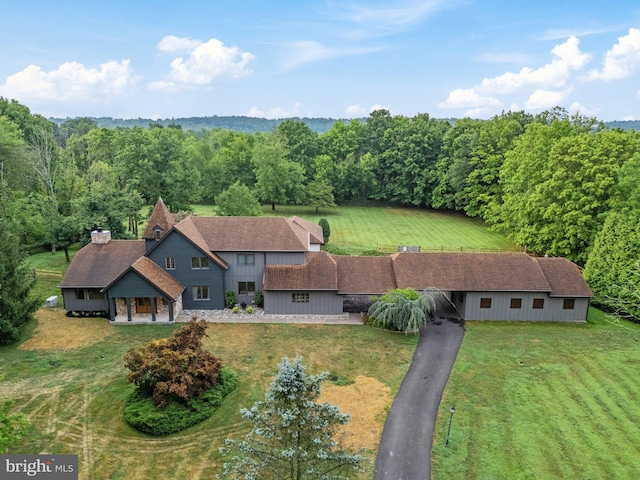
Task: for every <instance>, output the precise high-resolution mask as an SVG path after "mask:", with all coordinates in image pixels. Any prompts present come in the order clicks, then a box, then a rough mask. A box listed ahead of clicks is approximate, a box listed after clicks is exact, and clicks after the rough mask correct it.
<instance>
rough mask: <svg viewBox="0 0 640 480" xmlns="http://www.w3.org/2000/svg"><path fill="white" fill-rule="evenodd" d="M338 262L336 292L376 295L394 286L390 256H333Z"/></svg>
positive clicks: (394, 280)
mask: <svg viewBox="0 0 640 480" xmlns="http://www.w3.org/2000/svg"><path fill="white" fill-rule="evenodd" d="M333 258H334V260H335V261H336V263H337V264H338V293H343V294H349V293H357V294H370V295H378V294H383V293H385V292H387V291H388V290H390V289H392V288H396V279H395V275H394V272H393V263H392V259H391V257H349V256H342V255H337V256H334V257H333Z"/></svg>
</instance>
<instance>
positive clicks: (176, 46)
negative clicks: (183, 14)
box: [157, 35, 202, 53]
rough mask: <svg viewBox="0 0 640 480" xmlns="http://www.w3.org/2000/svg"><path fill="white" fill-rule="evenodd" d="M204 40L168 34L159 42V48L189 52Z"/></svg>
mask: <svg viewBox="0 0 640 480" xmlns="http://www.w3.org/2000/svg"><path fill="white" fill-rule="evenodd" d="M201 44H202V42H201V41H200V40H194V39H193V38H190V37H189V38H185V37H176V36H174V35H167V36H166V37H164V38H163V39H162V40H160V41H159V42H158V45H157V48H158V50H160V51H161V52H168V53H172V52H188V51H190V50H195V49H196V48H197V47H198V46H200V45H201Z"/></svg>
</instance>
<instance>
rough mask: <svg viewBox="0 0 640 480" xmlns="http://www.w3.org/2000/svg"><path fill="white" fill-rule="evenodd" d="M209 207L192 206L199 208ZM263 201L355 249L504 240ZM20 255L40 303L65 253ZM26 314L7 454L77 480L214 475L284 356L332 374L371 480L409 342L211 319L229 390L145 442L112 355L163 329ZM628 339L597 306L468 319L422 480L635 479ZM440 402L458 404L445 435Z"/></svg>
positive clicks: (635, 337)
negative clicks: (519, 318) (541, 316)
mask: <svg viewBox="0 0 640 480" xmlns="http://www.w3.org/2000/svg"><path fill="white" fill-rule="evenodd" d="M207 208H209V207H195V212H196V213H197V214H200V215H210V214H211V211H207ZM265 213H271V212H270V211H267V210H265ZM275 213H276V214H279V215H286V216H290V215H294V214H295V215H300V216H303V217H305V218H307V219H309V220H311V221H317V220H318V219H319V218H321V217H325V218H327V219H328V220H329V222H330V224H331V230H332V234H331V240H330V243H329V244H330V245H336V246H339V247H340V248H343V249H345V250H347V251H350V252H353V253H360V252H362V251H367V250H374V249H376V245H378V246H380V245H383V246H384V245H387V246H389V248H390V249H391V250H392V251H393V250H394V249H396V248H397V245H398V244H409V245H421V247H423V250H428V249H435V250H437V249H439V247H444V246H445V245H447V246H450V247H454V248H453V249H459V247H460V246H462V247H463V250H466V249H469V250H475V251H478V250H481V249H486V250H500V249H502V250H514V249H515V247H514V246H513V244H511V242H509V241H508V240H507V239H504V238H503V237H501V236H500V235H497V234H495V233H493V232H488V231H487V230H486V228H485V227H484V226H483V225H482V224H481V223H480V222H475V221H473V220H469V219H465V218H464V217H462V216H458V215H448V214H439V213H437V212H430V211H424V210H418V209H394V208H371V207H369V208H365V207H339V208H336V209H331V210H330V211H329V210H328V211H326V212H323V211H321V212H320V214H319V215H315V214H313V210H311V209H309V210H305V209H304V208H302V209H300V208H298V209H294V208H293V207H278V210H276V212H275ZM74 252H75V249H74V250H73V251H72V252H71V253H72V254H73V253H74ZM29 264H30V266H31V268H33V269H35V270H36V272H37V278H38V285H37V294H38V296H39V297H40V298H42V303H43V305H44V299H45V298H46V297H48V296H50V295H53V294H56V293H59V292H57V291H56V285H57V282H58V281H59V279H60V278H61V276H62V273H63V271H64V269H65V268H66V265H65V263H64V254H63V253H62V252H58V254H57V255H55V256H54V255H51V253H41V254H37V255H34V256H32V257H30V258H29ZM36 317H37V321H36V322H34V323H33V324H31V325H30V326H29V329H28V332H27V336H26V337H25V341H24V342H22V343H21V344H19V345H17V346H11V347H0V358H1V362H0V379H1V381H0V398H2V399H14V400H15V401H16V403H15V406H14V410H15V411H21V412H24V413H25V414H26V415H27V417H28V419H29V421H30V425H31V426H30V431H29V433H28V435H27V436H26V437H25V438H23V439H22V440H21V441H20V443H19V444H17V445H16V446H14V447H12V449H11V450H10V453H18V452H22V453H40V452H42V453H44V452H50V453H74V454H78V456H79V461H80V472H79V473H80V475H79V478H81V479H127V480H128V479H134V480H136V479H140V480H142V479H147V478H163V477H164V478H166V476H167V472H170V475H171V478H175V479H185V480H186V479H197V478H212V477H213V476H214V475H215V473H218V472H220V469H221V465H220V462H221V457H220V455H219V453H218V448H219V447H220V446H221V445H222V444H223V440H224V438H227V437H237V436H239V435H242V434H243V433H244V432H246V431H247V428H248V425H247V424H246V423H244V422H243V421H242V420H241V418H240V415H239V412H238V410H239V409H240V408H241V407H249V406H251V405H252V403H253V402H254V401H255V400H258V399H261V398H262V395H263V393H264V391H265V390H266V388H267V386H268V384H269V382H270V380H271V378H272V376H273V374H274V373H275V371H276V369H277V367H276V365H277V363H278V362H279V360H280V359H281V357H283V356H288V357H294V356H295V355H297V354H301V355H302V356H303V357H304V359H305V363H306V364H307V368H308V371H309V372H310V373H318V372H320V371H324V370H327V371H329V372H331V373H332V374H333V375H332V378H337V381H335V382H334V381H328V382H326V384H325V388H324V395H325V396H324V397H323V398H324V399H327V400H329V401H331V402H333V403H335V404H337V405H338V406H340V407H341V408H342V409H343V410H345V411H348V412H350V413H351V414H352V421H351V423H350V426H349V430H348V431H347V432H346V434H347V435H349V436H350V438H351V441H352V442H353V443H352V445H353V446H354V447H362V448H365V449H366V451H367V452H369V455H368V456H369V458H370V459H371V462H370V463H369V464H368V465H367V471H366V472H365V473H364V474H363V475H362V476H361V478H363V479H364V478H371V477H372V472H373V461H374V459H375V454H376V450H377V442H378V440H379V436H380V432H381V429H382V426H383V424H384V420H385V417H386V413H387V411H388V409H389V407H390V406H391V403H392V401H393V397H394V395H395V393H396V392H397V390H398V388H399V386H400V383H401V381H402V378H403V376H404V374H405V372H406V371H407V369H408V366H409V364H410V362H411V356H412V354H413V351H414V348H415V345H416V342H417V336H415V335H411V336H405V335H398V334H393V333H387V332H384V331H380V330H375V329H373V328H370V327H366V326H335V325H332V326H330V325H324V326H296V325H265V324H260V325H247V324H236V325H233V324H211V325H210V326H209V329H208V335H209V337H208V338H207V339H206V343H205V347H206V348H207V349H208V350H210V351H211V352H213V353H214V354H216V355H219V356H220V357H221V358H222V359H223V361H224V362H225V363H226V364H227V365H228V366H230V367H231V368H232V369H234V370H236V371H237V372H238V373H239V374H240V387H239V389H238V390H237V391H236V392H234V393H233V394H232V395H231V396H230V397H228V398H227V399H226V400H225V402H224V403H223V405H222V407H221V408H220V409H219V410H218V411H217V412H216V413H215V414H214V416H213V417H211V418H210V419H208V420H206V421H205V422H203V423H202V424H199V425H196V426H194V427H192V428H190V429H188V430H186V431H184V432H181V433H178V434H174V435H170V436H168V437H164V438H155V437H149V436H147V435H144V434H141V433H139V432H137V431H135V430H133V429H132V428H130V427H129V426H128V425H127V424H126V423H125V422H124V420H123V408H124V402H125V399H126V397H127V395H128V394H129V392H130V391H131V390H132V389H133V387H132V386H131V385H129V384H127V382H126V374H127V372H126V370H125V368H124V365H123V356H124V355H125V353H126V352H127V350H128V349H129V348H131V347H137V346H140V345H142V344H144V343H145V342H147V341H149V340H151V339H154V338H160V337H166V336H169V335H170V334H171V332H173V330H174V329H175V328H176V327H175V326H127V327H113V326H111V325H109V323H108V321H107V320H105V319H76V318H68V317H66V316H64V313H63V311H62V309H61V308H60V307H58V308H54V309H44V308H43V309H41V310H40V311H39V312H38V313H37V315H36ZM639 340H640V328H639V327H638V326H636V325H633V324H629V323H626V322H621V323H615V322H614V323H611V322H609V321H607V320H606V318H605V316H604V315H603V314H602V312H600V311H598V310H596V309H591V312H590V318H589V323H587V324H569V325H567V324H550V323H515V322H470V323H468V324H467V325H466V333H465V338H464V341H463V344H462V348H461V350H460V353H459V355H458V359H457V361H456V365H455V366H454V370H453V373H452V377H451V379H450V381H449V383H448V385H447V389H446V390H445V393H444V397H443V401H442V404H441V408H440V415H439V418H438V422H437V425H436V431H435V434H434V450H433V478H435V479H443V480H444V479H469V478H474V479H491V480H494V479H498V480H499V479H505V480H506V479H509V480H511V479H540V478H545V479H546V478H549V479H555V478H562V479H576V480H577V479H581V480H582V479H594V480H595V479H604V478H611V479H623V478H624V479H626V478H640V463H639V462H638V461H637V455H638V452H639V451H640V430H639V429H638V425H640V406H638V402H637V401H636V397H637V392H638V391H640V378H639V377H638V375H637V371H638V367H640V349H639V347H640V343H639ZM102 356H104V358H102ZM450 405H455V406H456V412H455V414H454V416H453V424H452V428H451V436H450V443H449V446H448V447H445V446H444V443H445V438H446V434H447V428H448V424H449V418H450V417H449V406H450ZM426 448H427V447H426V446H425V449H426Z"/></svg>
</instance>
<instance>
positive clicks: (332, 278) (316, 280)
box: [263, 252, 338, 290]
mask: <svg viewBox="0 0 640 480" xmlns="http://www.w3.org/2000/svg"><path fill="white" fill-rule="evenodd" d="M263 288H264V289H265V290H338V268H337V265H336V262H335V260H334V258H333V257H332V256H331V255H329V254H328V253H326V252H309V253H307V255H306V257H305V262H304V264H302V265H282V264H278V265H267V266H265V269H264V282H263Z"/></svg>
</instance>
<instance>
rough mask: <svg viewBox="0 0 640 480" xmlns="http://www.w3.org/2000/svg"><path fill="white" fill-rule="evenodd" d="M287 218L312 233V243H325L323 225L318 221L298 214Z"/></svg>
mask: <svg viewBox="0 0 640 480" xmlns="http://www.w3.org/2000/svg"><path fill="white" fill-rule="evenodd" d="M287 220H288V221H289V222H292V223H294V224H295V225H297V226H299V227H301V228H303V229H304V230H305V231H307V232H309V233H310V234H311V243H315V244H319V245H322V244H323V243H324V238H323V232H322V227H321V226H320V225H318V224H317V223H313V222H310V221H309V220H306V219H304V218H300V217H297V216H293V217H291V218H288V219H287Z"/></svg>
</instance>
